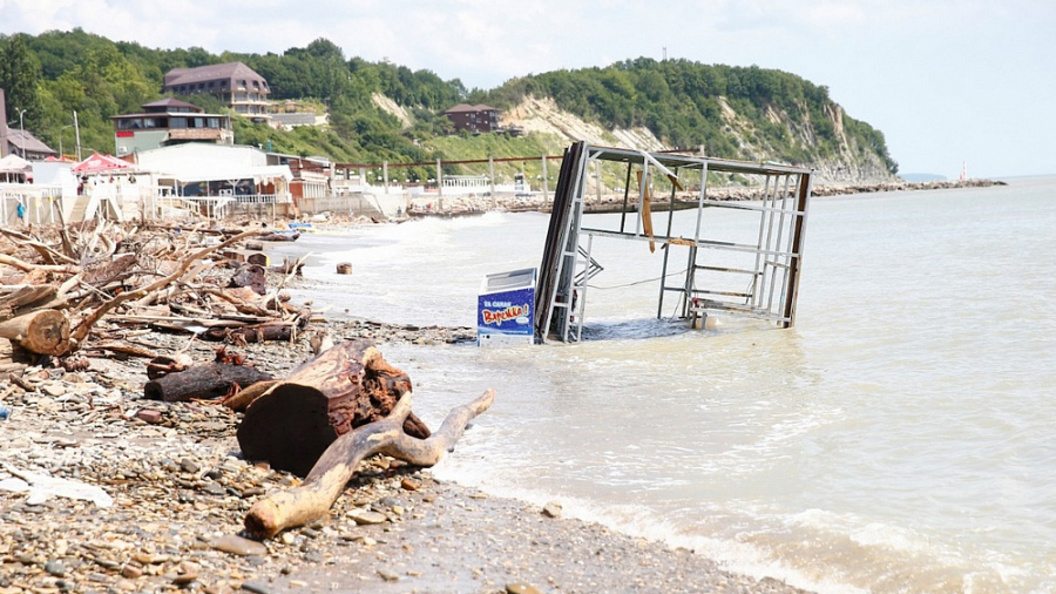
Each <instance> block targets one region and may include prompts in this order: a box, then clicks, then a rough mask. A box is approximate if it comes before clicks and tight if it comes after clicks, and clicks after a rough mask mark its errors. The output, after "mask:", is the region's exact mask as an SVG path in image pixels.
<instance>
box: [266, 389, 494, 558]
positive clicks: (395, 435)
mask: <svg viewBox="0 0 1056 594" xmlns="http://www.w3.org/2000/svg"><path fill="white" fill-rule="evenodd" d="M494 400H495V391H494V390H492V389H490V388H489V389H488V390H487V391H485V392H484V394H482V395H481V396H479V397H478V398H477V399H476V400H474V401H473V402H470V403H468V404H463V405H462V406H459V407H457V408H455V409H454V410H452V411H451V412H450V413H448V415H447V418H446V419H444V423H443V425H441V427H440V430H439V431H437V432H436V433H435V434H433V435H432V437H430V438H428V439H416V438H414V437H411V436H410V435H407V434H406V433H404V432H403V424H404V419H405V418H407V416H408V415H409V414H410V412H411V396H410V394H408V395H406V396H404V397H402V398H401V399H400V401H399V403H398V404H397V405H396V407H395V408H394V409H393V411H392V414H391V415H390V416H389V417H387V418H385V419H383V420H381V421H376V422H374V423H370V424H368V425H364V426H362V427H359V428H358V429H355V430H353V431H351V432H349V433H346V434H344V435H342V436H341V437H339V438H337V440H336V441H334V443H332V444H331V445H330V447H329V448H327V449H326V451H325V452H324V453H323V455H322V457H320V458H319V461H318V462H316V464H315V466H313V467H312V470H311V472H309V473H308V476H307V478H305V480H304V483H303V484H301V485H300V486H299V487H294V488H292V489H290V490H288V491H282V492H279V493H275V494H273V495H270V496H268V497H266V498H265V499H262V500H260V501H258V502H256V503H254V504H253V506H252V507H251V508H249V512H248V513H247V514H246V518H245V526H246V531H247V532H248V533H249V534H250V535H251V536H253V537H255V538H261V539H263V538H271V537H273V536H275V535H276V534H278V533H279V532H282V531H283V530H285V529H287V528H292V527H294V526H302V525H304V524H307V523H309V522H311V521H313V520H316V519H318V518H321V517H323V516H325V515H326V514H327V512H328V511H329V510H330V507H331V506H332V505H333V504H334V501H336V500H337V498H338V496H340V495H341V492H342V491H343V490H344V488H345V485H346V484H347V483H348V481H349V479H351V478H352V475H354V474H355V472H356V466H358V465H359V463H360V462H361V461H362V460H363V459H364V458H366V457H367V456H371V455H373V454H377V453H382V454H386V455H389V456H392V457H393V458H397V459H399V460H403V461H405V462H409V463H411V464H415V465H417V466H433V465H435V464H436V463H437V462H439V461H440V458H442V457H443V455H444V453H445V452H448V451H450V450H451V449H452V448H453V447H454V445H455V442H456V441H458V438H459V437H461V436H462V433H463V432H464V431H465V430H466V425H468V424H469V422H470V421H471V420H473V418H474V417H476V416H477V415H479V414H480V413H482V412H484V411H486V410H488V407H490V406H491V403H492V402H493V401H494Z"/></svg>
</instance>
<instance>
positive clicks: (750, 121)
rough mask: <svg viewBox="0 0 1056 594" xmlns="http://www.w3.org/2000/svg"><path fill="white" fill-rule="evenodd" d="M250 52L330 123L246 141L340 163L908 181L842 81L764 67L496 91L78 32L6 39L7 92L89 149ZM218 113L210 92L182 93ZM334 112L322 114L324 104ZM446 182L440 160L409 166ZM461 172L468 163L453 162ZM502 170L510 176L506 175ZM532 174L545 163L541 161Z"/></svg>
mask: <svg viewBox="0 0 1056 594" xmlns="http://www.w3.org/2000/svg"><path fill="white" fill-rule="evenodd" d="M230 61H242V62H244V63H246V64H247V65H248V66H249V67H251V68H253V69H254V70H255V71H256V72H258V73H259V74H261V75H262V76H264V77H265V78H266V79H267V80H268V81H269V86H270V87H271V90H272V96H271V98H272V99H274V100H278V101H291V102H296V103H302V104H307V105H315V106H319V109H321V110H325V111H327V112H328V113H327V114H326V115H327V116H328V117H327V118H326V119H325V120H321V121H326V122H327V124H326V125H324V126H318V127H310V126H305V127H299V128H295V129H293V130H289V131H279V130H275V129H272V128H269V127H268V126H266V125H263V124H253V123H252V122H249V121H248V120H244V119H242V118H236V125H235V141H236V142H237V143H240V144H248V145H254V146H258V145H259V146H270V147H272V148H273V150H276V151H281V152H286V153H291V154H303V155H325V156H328V157H330V158H331V159H333V160H335V161H337V162H344V163H380V162H381V161H389V162H404V163H406V162H420V163H421V162H424V163H429V162H433V161H435V160H436V159H443V160H460V159H478V158H481V157H487V156H489V155H490V156H495V157H513V156H531V155H538V154H543V153H550V154H554V153H555V152H560V149H561V148H562V147H563V146H567V144H568V143H569V142H571V141H574V140H587V141H589V142H592V143H596V144H603V145H609V146H626V147H633V148H640V149H647V150H668V149H675V148H678V149H692V150H703V152H704V154H706V155H709V156H713V157H720V158H733V159H744V160H751V161H764V160H772V161H779V162H785V163H791V164H795V165H804V166H811V167H814V168H816V169H817V170H818V172H819V174H820V176H819V177H820V178H821V180H820V181H822V182H825V181H832V182H877V181H889V180H892V179H894V174H895V173H896V172H897V164H896V163H895V161H894V160H893V159H891V157H890V156H889V155H888V153H887V148H886V144H885V142H884V138H883V134H882V133H881V132H879V131H878V130H875V129H874V128H872V127H871V126H869V125H868V124H866V123H865V122H861V121H857V120H854V119H853V118H850V117H848V116H847V115H846V114H845V112H844V110H843V108H842V107H841V106H840V105H838V104H836V103H834V102H833V101H831V99H829V97H828V89H826V88H825V87H824V86H817V85H815V84H813V83H810V82H809V81H806V80H804V79H802V78H799V77H797V76H795V75H792V74H789V73H785V72H781V71H777V70H768V69H762V68H758V67H754V66H753V67H749V68H740V67H730V66H722V65H705V64H700V63H696V62H691V61H686V60H664V61H660V62H658V61H655V60H651V59H647V58H638V59H635V60H628V61H624V62H619V63H615V64H612V65H610V66H607V67H605V68H587V69H580V70H573V71H569V70H560V71H554V72H548V73H543V74H539V75H531V76H526V77H522V78H517V79H513V80H511V81H508V82H507V83H505V84H503V85H501V86H500V87H498V88H495V89H490V90H482V89H473V90H468V89H466V88H465V86H464V85H463V84H462V83H461V82H460V81H459V80H458V79H454V80H448V81H444V80H442V79H441V78H440V77H438V76H437V75H436V74H434V73H432V72H429V71H426V70H418V71H412V70H410V69H409V68H406V67H404V66H397V65H394V64H391V63H389V62H386V61H383V62H379V63H371V62H366V61H364V60H362V59H360V58H356V57H352V58H346V57H345V56H344V55H343V53H342V51H341V49H340V48H338V47H337V46H336V45H335V44H333V43H332V42H330V41H328V40H325V39H318V40H316V41H313V42H312V43H310V44H309V45H308V46H307V47H304V48H290V49H288V50H286V51H285V52H284V53H283V54H281V55H278V54H273V53H269V54H265V55H259V54H236V53H230V52H225V53H223V54H221V55H213V54H210V53H208V52H206V51H205V50H202V49H201V48H193V47H192V48H189V49H175V50H165V49H149V48H145V47H143V46H140V45H138V44H134V43H125V42H120V43H115V42H112V41H110V40H108V39H106V38H103V37H100V36H96V35H91V34H88V33H85V32H84V31H82V30H79V29H75V30H73V31H70V32H62V31H49V32H46V33H43V34H41V35H39V36H35V37H34V36H30V35H25V34H16V35H12V36H6V37H3V36H0V87H4V88H6V89H7V103H8V113H13V110H14V108H15V107H16V106H17V107H19V108H23V109H26V113H25V120H26V127H27V129H29V130H30V131H32V132H33V133H34V134H35V135H37V136H38V137H39V138H41V139H42V140H44V141H45V142H46V143H48V144H50V145H52V146H58V145H62V144H63V136H64V135H65V137H66V138H65V140H66V143H65V145H66V146H72V144H73V142H72V141H73V138H72V130H71V124H72V118H71V115H72V113H73V112H74V111H76V112H77V113H78V115H79V126H80V133H81V142H82V144H83V145H84V148H85V150H98V151H101V152H107V151H112V150H113V149H112V147H113V130H112V124H111V123H110V120H109V118H110V117H111V116H113V115H117V114H121V113H130V112H133V111H135V110H138V109H139V105H141V104H142V103H146V102H149V101H154V100H156V99H158V98H160V97H161V93H160V92H159V91H160V88H161V79H162V75H163V74H164V73H165V72H167V71H168V70H169V69H171V68H176V67H193V66H201V65H205V64H216V63H221V62H230ZM180 98H181V99H184V100H187V101H190V102H192V103H196V104H198V105H200V106H202V107H203V108H205V109H206V110H207V111H212V112H216V111H222V110H224V109H226V107H225V106H224V105H223V104H222V103H220V101H219V100H217V99H214V98H212V97H208V96H201V95H192V96H188V97H180ZM462 102H468V103H487V104H490V105H493V106H495V107H497V108H499V109H500V110H501V111H502V125H504V126H511V127H517V128H520V129H521V130H523V131H525V132H526V134H525V135H524V136H522V137H519V138H512V137H509V136H505V135H496V134H485V135H481V136H467V135H465V134H461V135H459V134H452V128H451V124H450V122H448V121H447V118H446V117H445V116H444V115H443V112H444V110H445V109H447V108H449V107H451V106H453V105H455V104H457V103H462ZM319 115H322V114H319ZM407 173H408V176H409V177H410V178H412V179H424V178H428V177H432V175H430V171H429V168H428V167H421V168H417V169H409V170H407ZM447 173H464V172H463V171H461V170H460V168H458V167H452V170H450V171H448V172H447ZM503 173H507V172H506V171H505V170H504V171H503ZM529 173H531V172H529Z"/></svg>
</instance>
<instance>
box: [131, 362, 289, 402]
mask: <svg viewBox="0 0 1056 594" xmlns="http://www.w3.org/2000/svg"><path fill="white" fill-rule="evenodd" d="M270 379H272V377H271V374H269V373H265V372H263V371H259V370H257V369H256V368H254V367H252V366H249V365H232V364H229V363H208V364H205V365H195V366H194V367H188V368H187V369H184V370H183V371H175V372H172V373H167V374H165V375H163V376H161V377H159V378H157V379H155V380H151V381H149V382H147V385H146V386H144V387H143V397H144V398H147V399H150V400H164V401H165V402H186V401H188V400H190V399H192V398H219V397H221V396H226V395H227V394H228V393H229V392H231V388H232V387H234V386H235V385H238V386H249V385H251V384H255V383H257V382H260V381H265V380H270Z"/></svg>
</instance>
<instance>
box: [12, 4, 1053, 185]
mask: <svg viewBox="0 0 1056 594" xmlns="http://www.w3.org/2000/svg"><path fill="white" fill-rule="evenodd" d="M74 27H80V28H82V29H84V30H85V31H87V32H89V33H95V34H98V35H102V36H104V37H107V38H110V39H112V40H114V41H135V42H138V43H140V44H142V45H144V46H146V47H150V48H162V49H174V48H188V47H202V48H204V49H206V50H207V51H209V52H211V53H216V54H219V53H221V52H223V51H232V52H238V53H261V54H263V53H267V52H274V53H278V54H281V53H282V52H284V51H285V50H287V49H289V48H293V47H304V46H306V45H307V44H309V43H311V42H312V41H313V40H315V39H318V38H326V39H329V40H330V41H332V42H334V43H335V44H337V45H338V46H339V47H341V48H342V49H343V50H344V53H345V57H346V58H351V57H356V56H358V57H361V58H363V59H365V60H368V61H379V60H389V61H391V62H392V63H395V64H397V65H401V66H407V67H408V68H411V69H412V70H419V69H426V70H430V71H432V72H434V73H436V74H437V75H438V76H440V77H441V78H442V79H444V80H451V79H455V78H457V79H460V80H461V81H462V82H463V83H464V84H465V85H466V86H467V87H469V88H474V87H476V88H481V89H490V88H493V87H497V86H499V85H501V84H502V83H503V82H505V81H507V80H509V79H511V78H516V77H519V76H523V75H526V74H538V73H542V72H549V71H552V70H560V69H577V68H586V67H593V66H599V67H603V66H607V65H609V64H612V63H613V62H617V61H622V60H625V59H633V58H637V57H641V56H645V57H651V58H654V59H657V60H660V59H663V58H664V57H665V56H666V57H667V58H672V59H676V58H677V59H686V60H691V61H695V62H700V63H703V64H728V65H731V66H751V65H755V66H759V67H761V68H774V69H778V70H783V71H785V72H790V73H792V74H796V75H798V76H801V77H803V78H805V79H807V80H809V81H811V82H812V83H814V84H817V85H824V86H826V87H828V89H829V95H830V97H831V98H832V99H833V100H834V101H836V102H837V103H839V104H840V105H841V106H842V107H843V109H844V112H845V113H846V114H847V115H849V116H851V117H853V118H855V119H858V120H862V121H865V122H867V123H869V124H870V125H871V126H873V127H874V128H876V129H878V130H880V131H881V132H883V133H884V136H885V138H886V140H887V146H888V150H889V152H890V154H891V156H892V157H893V158H894V159H895V160H896V161H897V162H898V163H899V171H900V173H904V174H910V173H931V174H939V175H944V176H946V177H948V178H951V179H952V178H956V177H957V176H958V175H959V174H960V173H961V171H962V167H966V169H967V172H968V175H969V176H971V177H990V178H1000V177H1011V176H1020V175H1041V174H1054V173H1056V2H1054V1H1053V0H959V1H957V0H827V1H826V0H820V1H808V0H780V1H771V0H665V2H655V3H654V2H641V1H630V0H593V1H584V0H527V1H526V0H521V1H519V2H504V1H500V0H442V1H436V0H388V1H385V2H380V1H374V0H314V1H313V2H307V3H293V2H282V1H279V0H224V1H223V2H218V1H216V0H208V1H206V0H182V1H180V2H157V1H156V0H149V1H148V0H0V33H2V34H11V33H18V32H23V33H29V34H33V35H36V34H39V33H42V32H44V31H48V30H63V31H68V30H70V29H73V28H74Z"/></svg>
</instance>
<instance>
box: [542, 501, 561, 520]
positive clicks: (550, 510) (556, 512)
mask: <svg viewBox="0 0 1056 594" xmlns="http://www.w3.org/2000/svg"><path fill="white" fill-rule="evenodd" d="M561 512H562V509H561V504H560V503H558V502H556V501H550V502H548V503H547V504H546V505H544V506H543V515H544V516H546V517H548V518H560V517H561Z"/></svg>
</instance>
